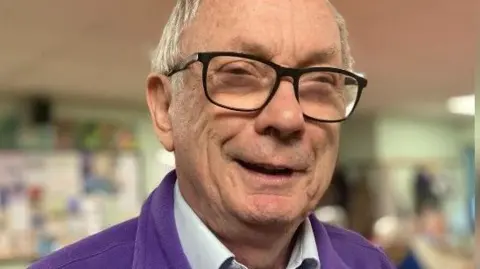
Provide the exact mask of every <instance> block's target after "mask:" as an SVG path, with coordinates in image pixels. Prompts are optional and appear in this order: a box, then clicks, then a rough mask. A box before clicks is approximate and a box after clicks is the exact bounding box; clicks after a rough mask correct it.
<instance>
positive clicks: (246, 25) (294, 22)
mask: <svg viewBox="0 0 480 269" xmlns="http://www.w3.org/2000/svg"><path fill="white" fill-rule="evenodd" d="M185 38H186V39H189V41H188V42H187V44H188V45H187V47H185V48H184V49H185V50H188V52H189V53H193V52H198V51H224V50H233V51H243V52H256V53H260V54H264V55H261V56H266V57H268V58H284V59H282V61H283V60H284V61H285V62H287V61H290V60H292V61H293V60H299V59H300V58H302V60H308V59H303V58H304V57H306V55H312V54H313V55H314V54H316V53H320V52H325V51H327V52H328V53H330V54H340V53H339V51H340V34H339V29H338V25H337V24H336V22H335V17H334V13H333V11H332V10H331V8H330V7H329V5H328V4H327V3H326V2H325V1H324V0H262V1H258V0H242V1H238V0H204V1H203V2H202V4H201V5H200V8H199V11H198V15H197V17H196V19H195V21H194V22H193V23H192V25H191V27H189V28H188V29H186V32H185ZM245 50H247V51H245ZM338 58H340V56H339V57H338Z"/></svg>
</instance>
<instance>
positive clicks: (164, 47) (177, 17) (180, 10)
mask: <svg viewBox="0 0 480 269" xmlns="http://www.w3.org/2000/svg"><path fill="white" fill-rule="evenodd" d="M327 3H328V5H329V6H330V8H331V9H332V10H333V11H334V13H335V18H336V21H337V25H338V28H339V30H340V38H341V46H342V60H343V64H344V66H345V68H347V69H348V70H352V68H353V64H354V60H353V57H352V55H351V52H350V45H349V44H348V30H347V26H346V23H345V19H344V18H343V16H342V15H341V14H340V13H339V12H338V11H337V9H336V8H335V7H334V6H333V5H332V4H331V3H330V2H329V1H328V0H327ZM199 5H200V0H177V3H176V5H175V7H174V9H173V11H172V14H171V15H170V18H169V19H168V22H167V24H166V25H165V28H164V29H163V34H162V37H161V39H160V42H159V43H158V46H157V48H156V49H155V51H154V53H153V55H152V59H151V69H152V72H155V73H158V74H167V73H169V72H170V71H171V70H172V68H173V67H174V66H175V64H176V63H177V62H178V61H179V60H180V59H181V57H182V55H181V36H182V33H183V30H184V29H185V28H186V27H187V26H188V25H189V24H190V23H191V22H192V21H193V19H194V18H195V15H196V14H197V11H198V7H199ZM179 82H180V81H178V80H176V79H175V78H174V79H173V81H172V83H173V84H174V87H175V86H178V83H179Z"/></svg>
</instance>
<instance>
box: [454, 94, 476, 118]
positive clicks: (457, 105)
mask: <svg viewBox="0 0 480 269" xmlns="http://www.w3.org/2000/svg"><path fill="white" fill-rule="evenodd" d="M447 108H448V110H449V111H450V113H453V114H460V115H468V116H475V95H474V94H471V95H464V96H456V97H451V98H449V99H448V101H447Z"/></svg>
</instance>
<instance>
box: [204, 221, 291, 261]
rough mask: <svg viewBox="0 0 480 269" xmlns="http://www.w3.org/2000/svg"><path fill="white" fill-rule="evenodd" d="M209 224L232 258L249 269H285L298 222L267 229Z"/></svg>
mask: <svg viewBox="0 0 480 269" xmlns="http://www.w3.org/2000/svg"><path fill="white" fill-rule="evenodd" d="M209 227H210V229H212V231H213V232H214V233H215V234H216V235H217V237H218V238H219V240H220V241H221V242H222V243H223V244H224V245H225V246H226V247H227V248H228V249H229V250H230V251H231V252H232V253H233V254H234V255H235V260H236V261H238V262H240V263H242V264H243V265H245V266H246V267H247V268H249V269H280V268H286V267H287V264H288V262H289V259H290V254H291V253H292V250H293V247H294V245H295V241H296V234H297V233H296V230H298V229H297V228H298V225H296V226H292V227H289V228H287V227H282V228H280V227H275V228H270V229H268V228H267V227H251V226H250V225H238V224H236V225H227V226H222V228H220V227H216V225H215V224H213V225H211V226H209ZM224 227H229V228H228V229H225V228H224Z"/></svg>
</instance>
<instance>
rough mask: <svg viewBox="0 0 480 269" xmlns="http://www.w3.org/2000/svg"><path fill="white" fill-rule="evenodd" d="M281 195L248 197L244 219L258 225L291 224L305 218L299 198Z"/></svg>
mask: <svg viewBox="0 0 480 269" xmlns="http://www.w3.org/2000/svg"><path fill="white" fill-rule="evenodd" d="M295 198H296V197H289V196H279V195H254V196H252V197H249V198H248V199H247V203H246V204H244V206H245V207H246V208H245V209H244V210H243V212H244V214H242V215H243V217H244V220H245V221H247V222H250V223H252V224H257V225H259V224H260V225H269V224H274V223H275V224H290V223H292V222H295V221H297V220H300V219H303V218H304V217H305V214H303V211H304V210H302V209H303V208H301V206H300V205H299V203H298V202H299V199H295Z"/></svg>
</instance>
